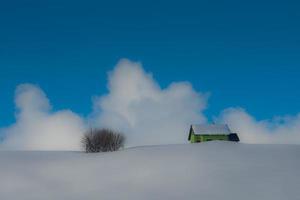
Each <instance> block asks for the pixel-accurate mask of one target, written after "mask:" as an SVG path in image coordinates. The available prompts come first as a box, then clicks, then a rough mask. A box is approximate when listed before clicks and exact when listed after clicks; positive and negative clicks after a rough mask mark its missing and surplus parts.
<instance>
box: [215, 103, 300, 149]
mask: <svg viewBox="0 0 300 200" xmlns="http://www.w3.org/2000/svg"><path fill="white" fill-rule="evenodd" d="M219 121H221V122H223V123H228V124H229V125H230V128H231V129H232V130H233V131H234V132H237V133H238V134H239V136H240V139H241V141H242V142H245V143H266V144H267V143H273V144H300V132H299V130H300V114H298V115H297V116H285V117H274V118H273V119H271V120H262V121H258V120H256V119H255V118H254V117H252V116H251V115H249V114H248V113H247V112H246V111H245V110H243V109H242V108H229V109H226V110H224V111H223V112H222V114H221V115H220V117H219Z"/></svg>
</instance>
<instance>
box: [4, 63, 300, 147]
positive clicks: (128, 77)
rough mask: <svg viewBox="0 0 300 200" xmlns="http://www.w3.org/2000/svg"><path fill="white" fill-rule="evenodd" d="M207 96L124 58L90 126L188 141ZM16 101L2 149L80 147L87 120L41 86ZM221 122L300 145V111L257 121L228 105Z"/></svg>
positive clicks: (135, 139) (132, 139)
mask: <svg viewBox="0 0 300 200" xmlns="http://www.w3.org/2000/svg"><path fill="white" fill-rule="evenodd" d="M207 96H208V95H207V94H203V93H199V92H197V91H195V90H194V89H193V87H192V86H191V84H190V83H188V82H178V83H171V84H170V85H169V86H168V87H166V88H161V87H160V86H159V84H158V83H157V82H156V81H155V80H154V78H153V77H152V75H151V74H150V73H147V72H145V71H144V69H143V67H142V65H141V64H140V63H137V62H132V61H129V60H126V59H123V60H120V61H119V63H118V64H117V65H116V67H115V68H114V70H113V71H111V72H110V73H109V77H108V94H105V95H102V96H100V97H96V98H95V99H94V102H93V106H94V111H93V113H92V114H91V117H90V118H89V119H88V120H89V126H92V127H106V128H112V129H115V130H117V131H122V132H124V133H125V134H126V137H127V146H135V145H156V144H171V143H185V142H187V134H188V133H187V131H188V130H189V125H190V124H192V123H207V120H206V117H205V116H204V115H203V110H204V109H205V108H206V102H207ZM15 104H16V108H17V113H16V123H15V124H13V125H12V126H10V127H8V128H2V129H0V136H3V135H4V139H3V141H2V143H1V145H0V147H1V148H2V149H20V150H80V149H81V144H80V141H81V136H82V134H83V133H84V131H85V130H86V129H85V127H86V124H85V120H83V119H82V118H81V117H80V116H78V115H77V114H75V113H73V112H72V111H70V110H62V111H57V112H54V111H52V108H51V105H50V103H49V100H48V98H47V96H46V95H45V93H44V92H43V91H42V90H41V89H40V88H39V87H38V86H35V85H31V84H23V85H20V86H18V87H17V89H16V95H15ZM87 106H88V105H87ZM217 121H218V122H220V123H227V124H229V126H230V128H231V129H232V130H233V131H235V132H237V133H239V136H240V139H241V141H242V142H245V143H296V144H300V132H299V130H300V114H299V115H297V116H293V117H291V116H286V117H275V118H274V119H272V120H262V121H258V120H256V119H255V118H254V117H252V116H251V115H249V114H248V113H247V112H246V111H245V110H243V109H241V108H230V109H226V110H224V111H223V112H222V113H221V115H220V116H219V117H218V118H217ZM0 141H1V138H0Z"/></svg>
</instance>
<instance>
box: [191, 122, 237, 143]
mask: <svg viewBox="0 0 300 200" xmlns="http://www.w3.org/2000/svg"><path fill="white" fill-rule="evenodd" d="M188 140H189V141H190V142H191V143H198V142H208V141H213V140H223V141H233V142H239V141H240V139H239V137H238V135H237V134H236V133H232V132H231V131H230V129H229V127H228V125H227V124H208V125H207V124H203V125H202V124H201V125H195V124H194V125H191V128H190V132H189V137H188Z"/></svg>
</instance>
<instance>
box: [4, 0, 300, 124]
mask: <svg viewBox="0 0 300 200" xmlns="http://www.w3.org/2000/svg"><path fill="white" fill-rule="evenodd" d="M299 10H300V3H299V1H294V2H292V1H283V0H282V1H263V0H260V1H253V0H252V1H188V0H186V1H180V2H176V1H164V2H162V1H121V0H120V1H106V3H104V2H103V1H88V0H86V1H74V0H72V1H64V0H59V1H56V0H51V1H50V0H49V1H46V0H44V1H39V0H36V1H21V0H20V1H14V0H10V1H1V3H0V69H1V71H0V127H1V126H6V125H9V124H11V123H13V122H14V112H15V109H14V102H13V95H14V90H15V87H16V86H17V85H18V84H20V83H25V82H26V83H27V82H28V83H35V84H38V85H39V86H40V87H41V88H42V89H43V90H44V91H45V92H46V94H47V95H48V97H49V98H50V100H51V102H52V104H53V106H54V108H55V109H57V110H58V109H62V108H69V109H72V110H73V111H75V112H77V113H79V114H82V115H87V114H88V113H90V112H91V107H92V104H91V97H92V95H96V94H103V93H105V92H107V89H106V82H107V80H106V79H107V76H106V75H107V71H109V70H111V69H112V68H113V66H114V65H115V64H116V62H117V61H118V60H119V59H120V58H124V57H125V58H129V59H133V60H137V61H141V62H142V63H143V64H144V67H145V69H146V70H147V71H151V72H152V73H153V74H154V78H155V79H156V80H158V82H159V83H160V85H161V86H162V87H165V86H167V85H168V84H169V83H170V82H172V81H182V80H183V81H184V80H186V81H189V82H191V83H192V84H193V86H194V88H195V89H196V90H198V91H203V92H210V93H211V97H210V99H209V107H208V109H207V111H206V114H207V116H208V117H209V118H211V117H212V116H215V115H218V114H219V112H220V111H221V110H223V109H224V108H227V107H230V106H241V107H243V108H245V109H247V111H248V112H249V113H250V114H252V115H254V116H255V117H256V118H258V119H265V118H271V117H272V116H276V115H285V114H296V113H298V112H299V111H300V12H299Z"/></svg>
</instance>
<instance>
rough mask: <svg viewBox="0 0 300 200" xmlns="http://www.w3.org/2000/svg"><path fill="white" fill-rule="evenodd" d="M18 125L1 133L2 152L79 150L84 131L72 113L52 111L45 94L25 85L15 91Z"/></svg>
mask: <svg viewBox="0 0 300 200" xmlns="http://www.w3.org/2000/svg"><path fill="white" fill-rule="evenodd" d="M15 96H16V97H15V103H16V107H17V110H18V112H17V114H16V123H15V124H13V125H12V126H11V127H8V128H5V129H3V130H1V132H2V134H4V135H5V140H4V142H3V143H2V144H1V148H3V149H17V150H79V149H80V141H81V135H82V133H83V131H84V123H83V121H82V119H81V118H80V117H79V116H78V115H76V114H74V113H73V112H71V111H69V110H63V111H59V112H54V113H53V112H51V106H50V104H49V100H48V99H47V97H46V95H45V94H44V92H43V91H42V90H41V89H40V88H39V87H38V86H35V85H31V84H22V85H19V86H18V88H17V90H16V95H15Z"/></svg>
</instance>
